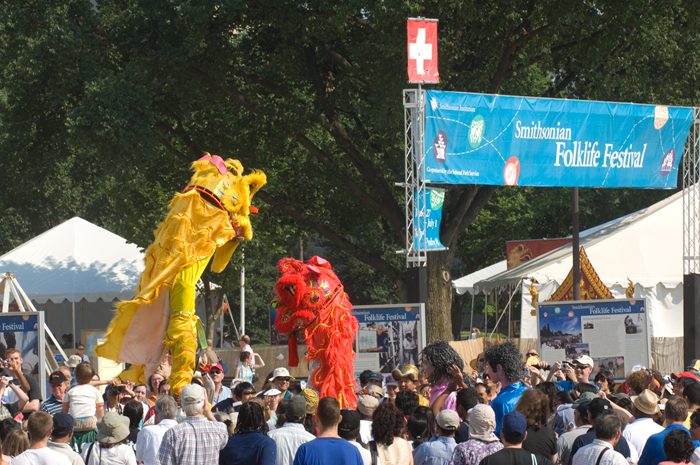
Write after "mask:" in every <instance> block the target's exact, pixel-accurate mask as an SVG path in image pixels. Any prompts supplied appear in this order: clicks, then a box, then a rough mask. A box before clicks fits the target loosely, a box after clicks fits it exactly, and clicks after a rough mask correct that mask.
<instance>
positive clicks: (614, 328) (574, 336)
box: [537, 299, 651, 380]
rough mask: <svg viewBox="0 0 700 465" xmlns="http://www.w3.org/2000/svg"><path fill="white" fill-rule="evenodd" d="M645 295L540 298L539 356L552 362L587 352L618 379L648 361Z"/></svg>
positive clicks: (597, 366)
mask: <svg viewBox="0 0 700 465" xmlns="http://www.w3.org/2000/svg"><path fill="white" fill-rule="evenodd" d="M646 308H647V306H646V301H645V300H638V299H619V300H584V301H573V302H542V303H538V305H537V327H538V328H539V332H538V339H539V340H538V344H539V348H540V356H541V358H542V360H545V361H547V362H549V363H550V364H553V363H554V362H557V361H560V360H562V361H563V360H574V359H575V358H577V357H580V356H582V355H588V356H590V357H591V358H592V359H593V362H594V363H595V365H594V367H593V372H592V373H591V375H590V377H591V379H593V377H594V376H595V375H596V373H598V371H600V370H601V369H606V370H610V371H612V373H613V374H614V376H615V379H617V380H622V379H624V378H625V376H626V375H627V373H629V372H630V371H632V369H633V368H634V366H635V365H641V366H644V367H650V366H651V354H650V350H649V348H650V343H649V340H650V339H649V328H648V320H647V313H646Z"/></svg>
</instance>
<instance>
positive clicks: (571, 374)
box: [555, 355, 593, 392]
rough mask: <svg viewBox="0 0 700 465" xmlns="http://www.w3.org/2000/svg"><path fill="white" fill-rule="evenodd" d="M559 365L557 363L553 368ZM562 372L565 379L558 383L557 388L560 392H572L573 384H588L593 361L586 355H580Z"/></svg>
mask: <svg viewBox="0 0 700 465" xmlns="http://www.w3.org/2000/svg"><path fill="white" fill-rule="evenodd" d="M559 363H560V362H557V363H556V364H555V366H557V365H558V364H559ZM563 370H564V373H565V374H566V379H565V380H564V381H559V382H558V383H557V386H558V387H559V389H560V390H561V391H569V392H572V391H573V390H574V383H586V384H589V383H590V381H589V377H590V376H591V371H593V359H592V358H591V357H589V356H588V355H581V356H580V357H579V358H577V359H574V360H572V361H571V362H570V363H569V364H568V365H566V368H563Z"/></svg>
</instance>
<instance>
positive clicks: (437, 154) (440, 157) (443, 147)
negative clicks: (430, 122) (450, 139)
mask: <svg viewBox="0 0 700 465" xmlns="http://www.w3.org/2000/svg"><path fill="white" fill-rule="evenodd" d="M446 156H447V134H446V133H445V131H442V130H440V131H438V133H437V136H435V139H433V157H434V158H435V161H436V162H438V163H445V157H446Z"/></svg>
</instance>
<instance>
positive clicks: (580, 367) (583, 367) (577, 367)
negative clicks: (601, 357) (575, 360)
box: [574, 365, 588, 370]
mask: <svg viewBox="0 0 700 465" xmlns="http://www.w3.org/2000/svg"><path fill="white" fill-rule="evenodd" d="M586 368H588V365H576V366H575V367H574V370H585V369H586Z"/></svg>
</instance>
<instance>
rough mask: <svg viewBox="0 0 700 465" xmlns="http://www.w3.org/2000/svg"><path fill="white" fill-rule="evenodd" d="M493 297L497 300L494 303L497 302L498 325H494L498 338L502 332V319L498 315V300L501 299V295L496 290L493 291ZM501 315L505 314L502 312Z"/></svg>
mask: <svg viewBox="0 0 700 465" xmlns="http://www.w3.org/2000/svg"><path fill="white" fill-rule="evenodd" d="M493 298H494V301H495V302H494V304H495V306H496V326H494V328H493V329H494V330H496V339H498V335H499V334H500V333H501V332H500V331H499V329H500V326H501V325H500V322H501V319H500V318H499V317H498V301H499V300H500V299H499V298H500V295H498V293H497V292H496V291H494V292H493ZM501 316H503V314H501Z"/></svg>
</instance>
